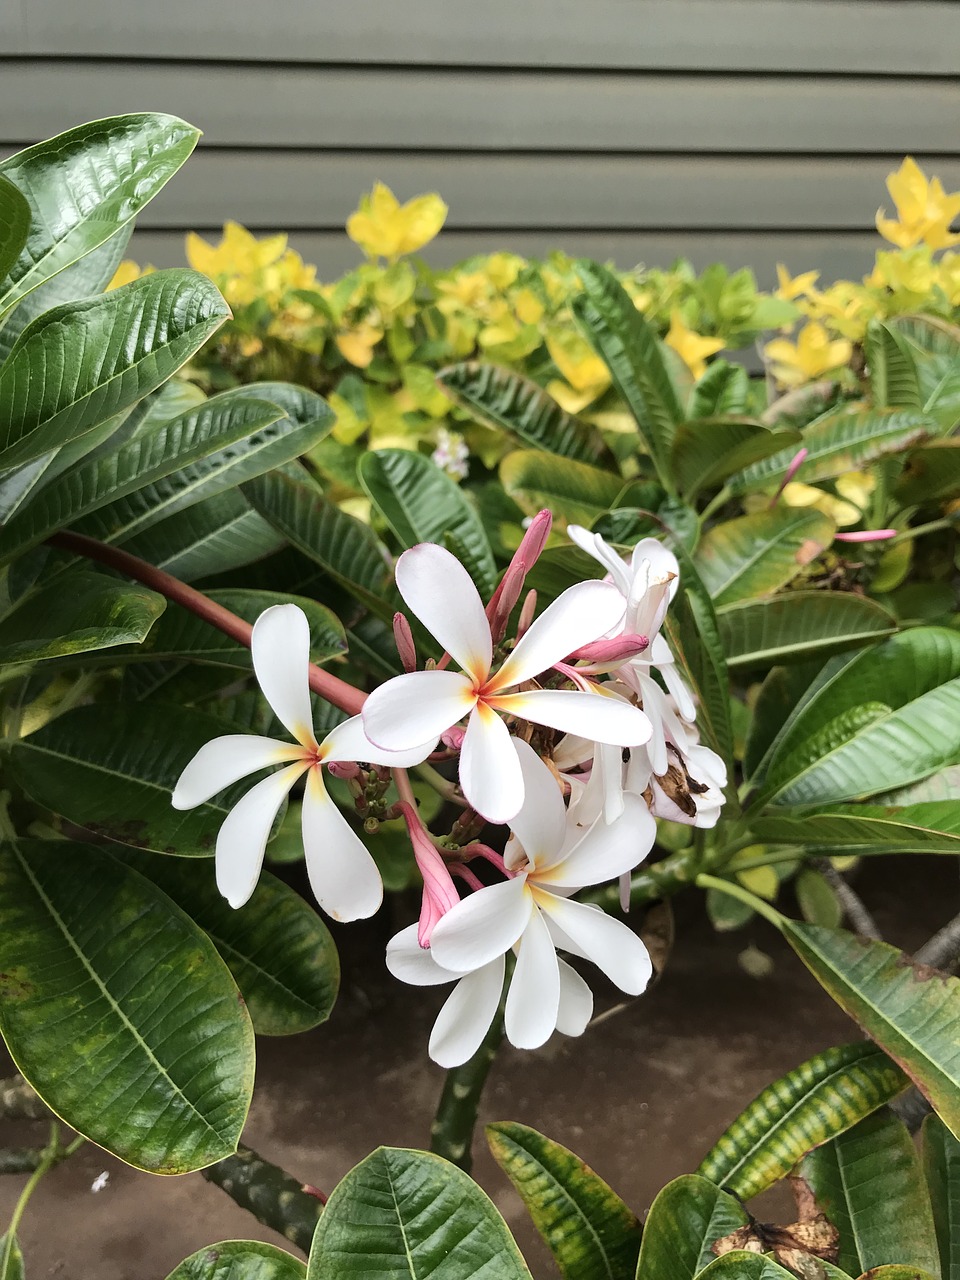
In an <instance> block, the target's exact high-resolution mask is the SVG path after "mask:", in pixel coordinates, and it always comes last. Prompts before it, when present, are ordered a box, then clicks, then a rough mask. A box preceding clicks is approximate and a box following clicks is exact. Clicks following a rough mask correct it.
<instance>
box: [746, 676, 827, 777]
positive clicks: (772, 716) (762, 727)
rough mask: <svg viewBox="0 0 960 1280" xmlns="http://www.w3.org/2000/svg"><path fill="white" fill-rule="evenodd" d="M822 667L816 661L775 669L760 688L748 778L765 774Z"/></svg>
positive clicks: (750, 737)
mask: <svg viewBox="0 0 960 1280" xmlns="http://www.w3.org/2000/svg"><path fill="white" fill-rule="evenodd" d="M819 665H820V664H819V663H818V662H817V660H816V659H814V660H813V662H807V663H794V664H793V665H792V666H789V667H774V668H773V670H772V671H771V672H770V673H769V674H768V675H767V677H766V679H765V680H764V682H763V684H762V685H761V686H760V692H759V694H758V695H757V698H756V700H755V701H754V704H753V716H752V719H751V722H750V729H749V733H748V735H747V744H746V752H745V754H744V759H743V767H744V772H745V774H746V776H747V777H748V778H752V777H754V776H756V775H760V774H762V770H763V769H764V767H765V764H766V759H767V757H768V756H769V755H770V753H771V751H772V749H773V744H774V743H775V742H776V741H777V740H778V738H779V736H780V735H781V733H782V732H783V727H784V725H785V724H786V723H787V721H788V719H789V717H790V715H791V714H792V713H793V711H794V709H795V708H796V706H797V703H798V702H800V700H801V699H802V698H803V697H804V696H805V694H806V691H807V689H808V687H809V685H810V683H811V681H812V680H813V679H814V678H815V676H816V675H817V673H818V670H819Z"/></svg>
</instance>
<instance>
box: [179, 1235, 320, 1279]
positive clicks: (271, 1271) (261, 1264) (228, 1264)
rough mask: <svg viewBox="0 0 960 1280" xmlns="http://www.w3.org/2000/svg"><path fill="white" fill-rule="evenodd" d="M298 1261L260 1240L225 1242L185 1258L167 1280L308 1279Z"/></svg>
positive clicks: (305, 1271)
mask: <svg viewBox="0 0 960 1280" xmlns="http://www.w3.org/2000/svg"><path fill="white" fill-rule="evenodd" d="M306 1274H307V1269H306V1267H305V1266H304V1264H303V1263H302V1262H301V1261H300V1260H299V1258H295V1257H293V1255H292V1254H289V1253H287V1252H286V1251H285V1250H283V1249H278V1248H277V1247H276V1245H272V1244H263V1243H262V1242H261V1241H260V1240H222V1241H221V1242H220V1244H208V1245H207V1247H206V1248H205V1249H198V1250H197V1252H196V1253H191V1255H190V1257H189V1258H184V1260H183V1262H181V1263H180V1265H179V1267H175V1268H174V1270H173V1271H171V1272H170V1274H169V1275H168V1276H167V1280H305V1277H306Z"/></svg>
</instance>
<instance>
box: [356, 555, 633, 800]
mask: <svg viewBox="0 0 960 1280" xmlns="http://www.w3.org/2000/svg"><path fill="white" fill-rule="evenodd" d="M397 587H398V588H399V590H400V594H401V595H402V596H403V599H404V601H405V602H406V604H407V605H408V607H409V608H410V609H411V610H412V612H413V613H414V614H415V615H416V616H417V617H418V618H419V619H420V621H421V622H422V623H423V625H424V626H425V627H426V628H427V630H428V631H430V632H431V633H432V634H433V635H434V636H435V637H436V638H437V640H438V641H439V642H440V644H442V645H443V647H444V649H445V650H446V651H447V652H448V653H449V654H450V656H451V657H452V658H453V659H454V660H455V661H456V662H457V663H458V664H459V666H460V667H461V668H462V672H458V671H443V670H431V671H413V672H410V673H408V674H407V675H402V676H396V677H394V679H392V680H388V681H387V682H386V684H383V685H381V686H380V688H379V689H376V690H375V691H374V692H373V693H372V694H371V695H370V697H369V698H368V699H367V701H366V703H365V704H364V708H363V713H362V714H363V727H364V731H365V732H366V734H367V736H368V737H369V738H370V741H371V742H375V743H377V745H378V746H380V747H382V748H383V749H384V750H385V751H402V750H409V749H411V748H413V747H414V745H415V744H416V743H422V742H425V741H426V740H427V739H432V740H433V741H436V739H437V738H438V737H440V735H441V734H443V733H446V732H447V731H448V730H449V729H451V728H452V727H453V726H454V725H456V724H458V723H459V721H460V720H462V719H463V718H464V717H468V720H467V728H466V732H465V734H464V736H463V744H462V747H461V750H460V786H461V788H462V790H463V794H464V795H465V796H466V798H467V800H468V801H469V802H470V804H471V805H472V806H473V808H474V809H476V811H477V812H478V813H479V814H480V815H481V816H482V817H485V818H486V819H487V820H488V821H490V822H506V821H508V820H509V819H510V818H512V817H513V816H514V814H516V813H517V811H518V810H519V808H520V806H521V805H522V804H523V797H524V787H523V774H522V772H521V769H520V766H519V763H518V760H517V756H516V753H515V752H514V751H513V749H512V747H511V744H510V731H509V730H508V728H507V726H506V724H504V722H503V720H501V718H500V716H501V715H509V716H515V717H516V718H517V719H519V720H526V721H531V722H532V723H534V724H542V725H547V726H549V727H550V728H552V729H559V730H561V732H565V733H566V732H570V733H578V734H582V735H583V736H585V737H589V738H592V739H595V740H596V741H598V742H609V743H614V744H616V745H618V746H634V745H636V744H638V743H642V742H646V741H647V740H648V738H649V737H650V734H651V727H650V723H649V721H648V720H647V718H646V716H645V715H644V714H643V713H642V712H641V711H640V710H638V708H636V707H634V706H631V705H630V703H629V702H627V701H625V700H623V699H621V698H619V697H617V696H616V695H614V694H606V693H604V692H602V691H601V689H600V687H596V688H595V689H594V690H592V691H589V692H588V691H585V690H583V689H571V690H568V689H540V688H537V689H527V690H524V691H522V692H521V691H520V688H519V687H520V686H521V685H524V684H527V683H529V682H531V681H533V680H534V678H535V677H536V676H538V675H541V674H542V673H543V672H544V671H547V670H549V668H551V667H552V666H553V665H554V664H555V663H557V662H559V661H561V660H562V659H563V658H564V657H566V656H567V655H569V654H571V653H573V652H574V651H575V650H577V649H579V648H581V647H582V646H583V645H585V644H589V643H590V642H592V641H594V640H596V639H598V638H599V637H600V636H602V635H604V634H605V633H606V632H608V631H611V630H613V629H614V628H616V627H618V626H619V624H620V623H621V621H622V619H623V612H624V602H623V598H622V595H621V593H620V592H619V591H618V590H616V589H615V588H614V587H612V586H611V585H609V584H607V583H603V582H594V581H590V582H581V583H578V584H577V585H576V586H573V587H570V588H568V590H566V591H564V592H563V594H562V595H560V596H559V597H558V598H557V599H556V600H555V601H554V602H553V604H551V605H550V606H549V607H548V608H547V609H546V610H545V611H544V613H543V614H542V615H541V616H540V617H539V618H537V619H536V621H535V622H533V623H532V624H531V626H530V627H529V629H528V630H527V631H526V632H525V633H524V635H523V636H522V637H521V638H520V640H518V641H517V644H516V646H515V648H514V649H513V652H512V653H511V654H510V655H509V656H508V657H507V659H506V660H505V661H504V662H503V663H502V665H501V666H500V667H499V669H498V670H496V671H494V670H493V640H492V637H491V632H490V622H489V620H488V618H487V616H486V613H485V612H484V607H483V602H482V601H481V599H480V595H479V593H478V592H477V589H476V587H475V586H474V585H473V581H472V579H471V577H470V575H469V574H468V573H467V571H466V569H465V568H464V567H463V565H462V564H461V563H460V561H459V560H457V558H456V557H455V556H453V555H451V554H450V552H449V551H446V550H445V549H444V548H443V547H438V546H435V545H434V544H432V543H422V544H420V545H419V546H416V547H413V548H411V549H410V550H409V551H405V552H404V553H403V555H402V556H401V557H400V559H399V560H398V562H397Z"/></svg>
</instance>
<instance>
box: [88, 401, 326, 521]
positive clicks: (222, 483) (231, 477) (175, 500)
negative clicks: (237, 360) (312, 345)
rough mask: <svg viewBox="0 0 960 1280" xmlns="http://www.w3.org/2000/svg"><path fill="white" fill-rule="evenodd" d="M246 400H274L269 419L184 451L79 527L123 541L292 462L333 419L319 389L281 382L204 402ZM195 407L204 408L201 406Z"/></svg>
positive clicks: (257, 403)
mask: <svg viewBox="0 0 960 1280" xmlns="http://www.w3.org/2000/svg"><path fill="white" fill-rule="evenodd" d="M245 401H246V403H247V404H248V405H250V406H251V407H252V406H260V408H261V410H264V409H265V407H266V406H267V405H272V406H274V407H275V412H274V418H273V420H272V421H269V422H268V421H264V422H263V424H262V426H260V427H258V428H256V429H255V430H253V431H251V432H250V433H249V434H245V435H244V436H243V437H242V438H241V439H239V440H236V441H232V442H227V443H228V447H227V448H225V449H216V450H215V451H213V452H211V453H208V454H207V455H206V456H204V457H202V458H200V459H198V460H197V461H195V462H192V463H191V462H190V459H189V458H187V457H184V458H183V465H182V466H179V467H178V468H177V469H176V470H175V471H174V472H173V473H172V474H169V475H167V476H165V477H163V478H162V479H161V480H159V481H158V482H156V483H149V484H146V485H143V486H142V487H138V489H137V491H136V492H134V493H132V494H130V495H129V496H127V497H124V498H121V499H119V500H115V501H112V502H111V503H110V504H109V505H108V506H106V507H101V508H100V509H99V510H98V511H96V512H95V513H94V514H93V515H91V516H87V517H86V519H84V520H82V521H81V522H79V523H78V524H77V526H76V527H77V529H78V531H79V532H81V533H86V534H88V535H89V536H90V537H94V538H98V539H100V541H103V542H120V543H124V542H126V541H127V540H128V539H129V538H131V537H133V536H135V535H136V534H137V533H139V532H141V531H142V530H143V529H147V528H150V527H151V526H152V525H154V524H157V523H158V522H159V521H161V520H164V519H166V518H167V517H168V516H170V515H174V514H176V513H177V512H179V511H183V510H185V509H188V508H189V507H192V506H194V505H195V504H196V503H198V502H202V501H205V500H209V499H210V498H214V497H216V496H218V495H219V494H221V493H223V492H225V491H227V490H229V489H233V488H234V487H235V486H237V485H240V484H242V483H243V482H244V481H246V480H253V479H254V478H255V477H256V476H259V475H262V474H263V473H264V472H266V471H272V470H273V469H274V467H279V466H282V465H283V464H284V463H287V462H292V461H293V460H294V459H295V458H297V457H299V456H300V455H301V454H303V453H306V452H307V451H308V450H309V449H310V448H311V447H312V446H313V445H314V444H315V443H316V442H317V441H318V440H320V439H322V438H323V437H324V436H325V435H326V434H327V433H328V432H329V431H330V428H331V426H332V425H333V421H334V415H333V411H332V410H331V409H330V408H329V406H328V405H327V404H326V402H325V401H324V400H321V398H320V397H319V396H318V395H314V393H313V392H312V391H307V390H305V389H304V388H302V387H295V386H293V385H291V384H290V383H283V382H266V383H265V382H257V383H254V384H253V385H252V386H249V387H238V388H236V390H233V391H227V392H224V393H223V394H222V395H220V396H217V397H216V398H215V399H213V400H208V401H207V402H206V407H207V408H209V407H210V406H212V405H219V406H222V408H223V409H225V408H226V406H227V405H230V404H233V405H238V404H239V405H241V406H242V405H243V403H244V402H245ZM241 411H242V410H241ZM251 411H253V410H252V408H251ZM277 411H279V413H278V412H277ZM193 412H194V413H200V412H202V407H201V408H200V409H195V410H194V411H193ZM175 421H176V419H175Z"/></svg>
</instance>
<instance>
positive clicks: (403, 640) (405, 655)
mask: <svg viewBox="0 0 960 1280" xmlns="http://www.w3.org/2000/svg"><path fill="white" fill-rule="evenodd" d="M393 639H394V643H395V644H396V646H397V653H398V654H399V655H400V661H401V662H402V663H403V669H404V671H406V672H407V673H408V674H409V672H411V671H416V669H417V646H416V645H415V644H414V642H413V632H412V631H411V630H410V623H409V622H408V621H407V619H406V618H405V616H404V615H403V614H402V613H400V612H397V613H395V614H394V615H393Z"/></svg>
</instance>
